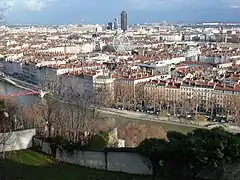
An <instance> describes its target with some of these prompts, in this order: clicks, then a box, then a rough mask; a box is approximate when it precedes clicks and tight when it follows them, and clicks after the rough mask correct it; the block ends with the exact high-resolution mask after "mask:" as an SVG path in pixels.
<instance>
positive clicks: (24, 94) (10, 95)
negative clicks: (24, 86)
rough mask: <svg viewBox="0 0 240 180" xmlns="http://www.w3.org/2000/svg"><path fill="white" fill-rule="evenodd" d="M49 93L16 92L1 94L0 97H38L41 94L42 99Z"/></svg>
mask: <svg viewBox="0 0 240 180" xmlns="http://www.w3.org/2000/svg"><path fill="white" fill-rule="evenodd" d="M46 93H47V92H44V91H31V92H16V93H8V94H0V97H3V98H5V97H16V96H27V95H37V94H39V95H40V96H41V97H42V98H43V96H44V95H45V94H46Z"/></svg>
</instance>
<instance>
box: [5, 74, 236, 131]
mask: <svg viewBox="0 0 240 180" xmlns="http://www.w3.org/2000/svg"><path fill="white" fill-rule="evenodd" d="M9 78H10V80H11V81H14V82H16V83H17V84H19V85H20V87H24V88H22V89H25V90H26V89H28V90H30V91H36V90H39V87H37V86H35V85H32V84H30V83H27V82H24V81H21V80H18V79H16V78H12V77H9ZM12 85H13V86H14V84H12ZM18 88H19V87H18ZM36 88H38V89H36ZM55 99H56V98H55ZM56 100H58V101H59V102H61V103H66V102H64V101H62V100H60V99H56ZM92 108H93V107H92ZM90 109H91V107H90ZM96 110H97V112H98V113H100V114H101V116H102V117H104V116H106V117H111V118H114V119H116V120H118V121H122V120H124V121H134V122H140V123H145V124H146V123H147V124H149V123H150V124H154V125H158V126H162V127H163V128H164V129H165V130H166V131H178V132H182V133H187V132H191V131H193V130H194V129H196V128H208V129H210V128H212V127H215V126H223V127H224V128H225V129H227V130H229V131H231V132H235V133H238V132H240V128H239V127H238V126H231V125H228V124H219V123H211V124H210V122H203V123H200V122H198V124H193V122H191V121H189V120H186V119H184V121H181V119H179V118H177V117H174V116H170V117H157V116H156V115H150V114H146V113H141V112H134V111H126V110H118V109H113V108H104V107H99V108H97V109H96ZM182 122H185V123H182ZM195 123H196V122H195Z"/></svg>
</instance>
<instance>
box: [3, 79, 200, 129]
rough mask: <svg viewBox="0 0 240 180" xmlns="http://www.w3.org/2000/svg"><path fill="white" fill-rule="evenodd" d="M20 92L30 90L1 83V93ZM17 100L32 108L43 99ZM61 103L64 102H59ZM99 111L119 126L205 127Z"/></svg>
mask: <svg viewBox="0 0 240 180" xmlns="http://www.w3.org/2000/svg"><path fill="white" fill-rule="evenodd" d="M20 92H28V90H25V89H22V88H19V87H16V86H14V85H12V84H10V83H8V82H5V81H4V80H1V81H0V93H2V94H10V93H20ZM16 100H17V102H18V103H19V104H20V105H21V106H30V105H34V104H36V103H39V102H40V101H41V100H42V99H41V98H40V97H39V96H38V95H26V96H19V97H16ZM59 103H62V102H61V101H59ZM98 111H99V114H100V116H101V117H106V118H112V119H114V120H115V121H116V123H117V124H119V125H120V124H125V123H128V122H136V123H144V124H153V125H155V126H162V127H163V128H165V130H167V131H179V132H184V133H186V132H189V131H192V130H193V129H195V128H198V127H202V128H203V126H197V125H193V124H181V123H179V122H177V119H176V118H174V117H172V118H171V121H166V119H164V118H161V119H159V118H156V116H153V115H147V114H143V113H138V112H129V111H122V110H115V109H109V108H99V109H98Z"/></svg>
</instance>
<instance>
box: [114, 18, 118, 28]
mask: <svg viewBox="0 0 240 180" xmlns="http://www.w3.org/2000/svg"><path fill="white" fill-rule="evenodd" d="M113 29H114V30H117V29H118V19H117V18H115V19H114V24H113Z"/></svg>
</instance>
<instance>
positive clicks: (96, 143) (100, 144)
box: [88, 133, 108, 149]
mask: <svg viewBox="0 0 240 180" xmlns="http://www.w3.org/2000/svg"><path fill="white" fill-rule="evenodd" d="M107 145H108V139H107V138H106V137H104V135H103V134H101V133H99V134H96V135H94V136H92V137H91V139H90V140H89V142H88V147H89V148H90V149H103V148H105V147H107Z"/></svg>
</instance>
